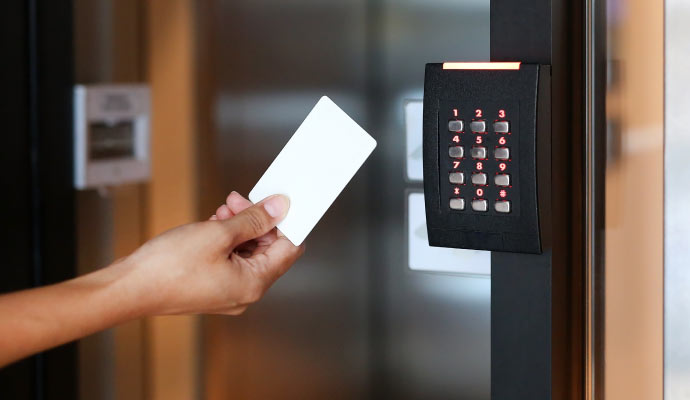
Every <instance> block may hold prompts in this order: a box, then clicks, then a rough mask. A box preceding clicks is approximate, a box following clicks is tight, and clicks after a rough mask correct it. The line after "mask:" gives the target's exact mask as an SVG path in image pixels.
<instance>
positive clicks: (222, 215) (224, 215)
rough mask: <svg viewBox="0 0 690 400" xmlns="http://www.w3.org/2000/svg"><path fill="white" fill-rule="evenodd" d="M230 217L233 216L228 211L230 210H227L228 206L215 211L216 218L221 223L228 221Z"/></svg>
mask: <svg viewBox="0 0 690 400" xmlns="http://www.w3.org/2000/svg"><path fill="white" fill-rule="evenodd" d="M232 216H233V213H232V211H230V208H228V206H226V205H225V204H223V205H222V206H220V207H218V209H217V210H216V218H217V219H219V220H221V221H222V220H224V219H228V218H230V217H232Z"/></svg>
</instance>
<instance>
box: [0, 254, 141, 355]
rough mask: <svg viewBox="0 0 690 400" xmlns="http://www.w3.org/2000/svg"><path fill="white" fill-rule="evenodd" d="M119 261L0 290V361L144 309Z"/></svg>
mask: <svg viewBox="0 0 690 400" xmlns="http://www.w3.org/2000/svg"><path fill="white" fill-rule="evenodd" d="M132 273H133V268H132V267H131V266H129V265H127V264H126V263H118V264H115V265H112V266H110V267H108V268H104V269H101V270H99V271H96V272H93V273H91V274H88V275H84V276H82V277H79V278H76V279H72V280H69V281H66V282H63V283H59V284H56V285H51V286H46V287H42V288H37V289H31V290H25V291H21V292H17V293H12V294H7V295H4V296H0V367H1V366H3V365H6V364H8V363H10V362H13V361H16V360H18V359H20V358H23V357H26V356H28V355H30V354H33V353H37V352H40V351H42V350H45V349H48V348H51V347H54V346H58V345H61V344H63V343H67V342H69V341H72V340H75V339H78V338H81V337H83V336H86V335H89V334H91V333H94V332H97V331H99V330H102V329H105V328H108V327H110V326H113V325H116V324H118V323H121V322H124V321H127V320H131V319H135V318H138V317H140V316H142V315H143V314H145V313H146V311H147V310H146V309H145V307H142V304H141V303H140V301H139V300H140V297H141V293H136V292H135V291H134V290H135V289H134V288H133V287H132V285H129V286H128V285H127V284H126V281H127V280H128V277H129V276H130V275H131V274H132Z"/></svg>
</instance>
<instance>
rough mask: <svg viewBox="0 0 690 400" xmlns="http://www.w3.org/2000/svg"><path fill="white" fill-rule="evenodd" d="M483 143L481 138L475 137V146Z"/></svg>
mask: <svg viewBox="0 0 690 400" xmlns="http://www.w3.org/2000/svg"><path fill="white" fill-rule="evenodd" d="M483 141H484V140H483V139H482V137H481V136H477V138H476V139H474V142H475V143H477V144H482V142H483Z"/></svg>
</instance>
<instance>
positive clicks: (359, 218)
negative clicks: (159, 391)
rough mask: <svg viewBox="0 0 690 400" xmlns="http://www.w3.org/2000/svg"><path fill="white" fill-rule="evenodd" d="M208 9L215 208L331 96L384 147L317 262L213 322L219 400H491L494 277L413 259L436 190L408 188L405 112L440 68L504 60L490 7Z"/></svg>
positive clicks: (318, 4)
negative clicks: (418, 216)
mask: <svg viewBox="0 0 690 400" xmlns="http://www.w3.org/2000/svg"><path fill="white" fill-rule="evenodd" d="M203 4H204V6H203V7H198V18H199V20H198V25H199V26H200V27H201V28H202V34H201V36H200V38H199V42H200V46H201V49H200V53H201V54H200V57H201V59H200V63H201V67H202V69H201V70H200V71H199V76H200V79H201V88H202V92H201V96H202V98H201V100H200V101H201V105H202V108H201V110H202V113H205V112H206V111H207V110H212V111H211V112H210V113H209V114H202V115H201V118H202V121H201V124H202V126H206V127H207V129H206V130H205V132H202V137H201V139H200V140H201V141H200V149H201V156H200V160H201V165H200V168H201V174H200V176H202V182H200V189H201V192H202V196H201V199H200V209H202V210H205V213H206V214H207V213H208V210H213V209H215V208H216V207H217V205H218V201H219V199H222V198H223V197H224V195H225V193H226V192H227V191H228V190H231V189H234V190H237V191H239V192H240V193H243V194H247V193H248V192H249V190H250V189H251V188H252V186H253V184H254V183H255V182H256V181H257V180H258V178H259V177H260V176H261V174H262V173H263V172H264V170H265V169H266V168H267V167H268V165H269V164H270V162H271V161H272V160H273V158H274V157H275V155H276V154H277V153H278V152H279V151H280V149H281V148H282V146H283V145H284V144H285V142H286V141H287V140H288V138H289V137H290V136H291V135H292V133H293V132H294V131H295V129H296V128H297V126H298V125H299V124H300V122H301V121H302V119H303V118H304V117H305V116H306V113H307V112H308V111H309V110H310V108H311V107H312V106H313V105H314V104H315V103H316V101H317V100H318V98H319V97H320V96H322V95H324V94H325V95H328V96H329V97H331V98H332V99H333V100H334V101H335V102H336V103H337V104H339V105H340V106H341V107H342V108H343V109H344V110H345V111H346V112H347V113H349V114H350V115H351V116H352V117H353V118H354V119H355V120H357V121H358V122H359V123H360V124H361V125H362V126H363V127H364V128H365V129H366V130H368V131H369V132H370V133H371V134H372V135H373V136H374V137H375V138H376V139H377V140H378V147H377V150H376V151H375V153H374V154H373V155H372V157H371V158H370V159H369V161H368V162H367V163H366V164H365V166H364V168H363V169H362V170H361V171H360V172H359V173H358V174H357V175H356V176H355V178H354V180H353V181H352V182H351V184H350V185H349V186H348V187H347V189H346V190H345V191H344V192H343V194H342V195H341V197H340V198H339V199H338V200H337V201H336V202H335V204H334V205H333V207H332V208H331V209H330V210H329V211H328V213H327V214H326V215H325V217H324V218H323V220H322V221H321V222H320V223H319V225H318V226H317V227H316V228H315V230H314V231H313V232H312V234H311V235H310V236H309V238H308V239H307V246H308V250H307V252H306V255H305V257H304V259H303V260H301V261H300V262H299V263H298V264H297V265H296V266H295V267H294V268H293V269H292V270H290V271H289V272H288V273H287V275H286V276H285V277H283V279H281V280H280V281H279V282H278V283H276V285H275V287H274V288H272V289H271V291H269V292H268V294H267V296H266V297H265V298H264V299H263V300H262V301H261V302H260V303H259V304H257V305H255V306H253V307H252V308H250V309H249V311H248V312H247V313H246V314H245V315H243V316H242V317H240V318H227V317H207V318H204V325H203V326H204V350H203V352H204V355H203V359H204V383H205V389H204V392H205V395H206V397H207V398H301V399H308V398H399V399H400V398H403V399H404V398H420V397H427V398H448V397H457V396H458V395H460V394H461V395H462V396H463V397H466V398H472V399H488V398H489V397H490V393H489V392H490V377H489V370H490V368H489V363H490V347H489V346H490V344H489V337H490V330H489V319H490V311H489V306H490V299H489V296H490V280H489V279H485V278H468V277H463V276H458V275H450V274H434V273H426V272H415V271H411V270H409V268H408V266H407V254H406V251H407V249H406V243H407V235H406V231H405V218H406V208H405V204H406V194H407V193H408V192H409V191H410V190H417V191H419V190H420V189H421V184H420V183H419V182H416V183H415V182H413V181H410V180H407V179H406V170H405V168H406V167H405V166H406V160H405V156H406V150H405V134H404V132H405V130H404V128H405V126H404V118H403V104H404V103H405V100H406V99H421V97H422V88H423V80H424V65H425V63H427V62H442V61H444V60H455V61H466V60H477V61H486V60H488V58H489V0H460V1H449V0H435V1H428V0H405V1H383V2H380V1H365V0H337V1H319V0H290V1H286V0H227V1H222V0H218V1H215V2H204V3H203ZM204 104H206V105H207V106H208V107H205V106H204ZM324 151H334V149H324ZM333 157H334V159H337V152H336V151H334V153H333Z"/></svg>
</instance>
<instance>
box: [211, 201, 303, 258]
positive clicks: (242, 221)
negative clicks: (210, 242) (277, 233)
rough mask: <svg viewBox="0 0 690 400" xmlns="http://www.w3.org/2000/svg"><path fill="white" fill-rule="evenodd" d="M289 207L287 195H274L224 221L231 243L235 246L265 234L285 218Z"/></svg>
mask: <svg viewBox="0 0 690 400" xmlns="http://www.w3.org/2000/svg"><path fill="white" fill-rule="evenodd" d="M289 207H290V200H289V199H288V198H287V196H283V195H279V194H278V195H273V196H270V197H267V198H265V199H264V200H262V201H260V202H259V203H257V204H255V205H253V206H251V207H249V208H247V209H245V210H244V211H242V212H241V213H239V214H237V215H235V216H234V217H232V218H230V219H228V220H225V221H222V223H223V225H224V226H225V228H226V229H227V230H228V233H229V234H230V237H231V238H232V239H231V243H230V245H231V246H232V247H233V248H234V247H237V246H238V245H240V244H242V243H244V242H246V241H248V240H252V239H256V238H258V237H259V236H262V235H265V234H266V233H268V232H269V231H270V230H271V229H273V228H275V226H276V225H277V224H278V223H279V222H280V221H281V220H282V219H283V218H285V215H286V214H287V211H288V208H289Z"/></svg>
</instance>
